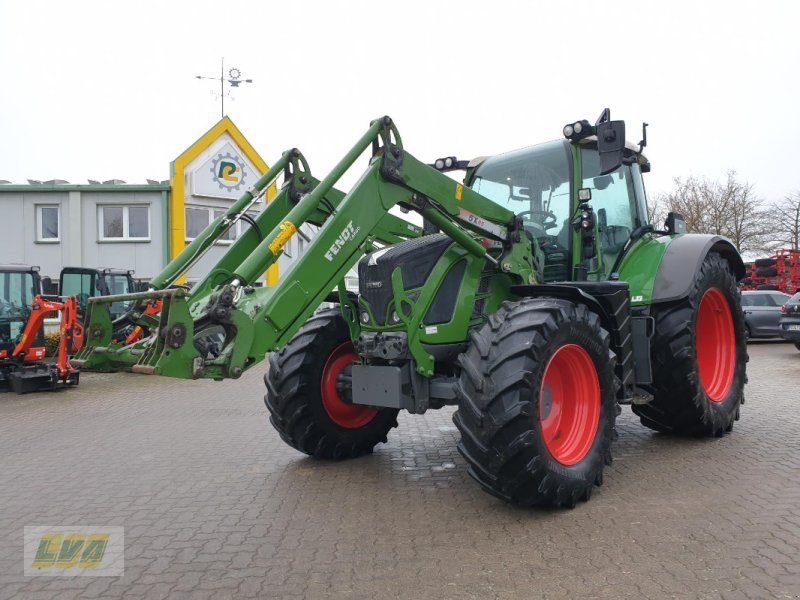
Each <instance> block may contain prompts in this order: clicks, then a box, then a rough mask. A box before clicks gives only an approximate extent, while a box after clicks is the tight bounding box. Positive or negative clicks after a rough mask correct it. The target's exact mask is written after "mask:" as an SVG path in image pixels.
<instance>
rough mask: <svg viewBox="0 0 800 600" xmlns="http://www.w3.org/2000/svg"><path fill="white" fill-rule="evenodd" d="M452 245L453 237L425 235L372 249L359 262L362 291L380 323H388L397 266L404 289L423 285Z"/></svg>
mask: <svg viewBox="0 0 800 600" xmlns="http://www.w3.org/2000/svg"><path fill="white" fill-rule="evenodd" d="M452 244H453V240H451V239H450V238H449V237H447V236H446V235H442V234H440V235H426V236H423V237H421V238H416V239H413V240H409V241H407V242H401V243H400V244H395V245H394V246H389V247H387V248H383V249H381V250H377V251H376V252H371V253H370V254H367V255H366V256H364V258H362V259H361V260H360V261H359V262H358V280H359V293H360V295H361V299H362V301H363V302H364V303H365V304H367V305H369V307H370V309H371V310H372V314H373V316H374V318H375V323H376V324H377V325H384V324H385V323H386V313H387V311H388V308H389V303H390V302H391V300H392V272H393V271H394V270H395V268H396V267H400V268H401V273H402V275H403V289H405V290H413V289H415V288H418V287H421V286H422V285H423V284H424V283H425V281H426V280H427V279H428V276H429V275H430V274H431V271H432V270H433V267H434V265H436V262H437V261H438V260H439V258H440V257H441V256H442V254H444V252H445V250H447V248H449V247H450V246H451V245H452Z"/></svg>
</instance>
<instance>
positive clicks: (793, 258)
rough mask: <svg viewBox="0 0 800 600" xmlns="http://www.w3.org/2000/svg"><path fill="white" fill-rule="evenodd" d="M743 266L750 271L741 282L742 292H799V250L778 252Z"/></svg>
mask: <svg viewBox="0 0 800 600" xmlns="http://www.w3.org/2000/svg"><path fill="white" fill-rule="evenodd" d="M745 266H746V267H747V268H749V269H750V271H749V273H748V274H747V276H746V277H745V278H744V279H743V280H742V282H741V288H742V289H744V290H779V291H781V292H786V293H787V294H794V293H796V292H798V291H800V250H788V249H785V250H778V251H776V252H775V254H773V255H772V256H770V257H769V258H759V259H757V260H755V261H754V262H752V263H748V264H746V265H745Z"/></svg>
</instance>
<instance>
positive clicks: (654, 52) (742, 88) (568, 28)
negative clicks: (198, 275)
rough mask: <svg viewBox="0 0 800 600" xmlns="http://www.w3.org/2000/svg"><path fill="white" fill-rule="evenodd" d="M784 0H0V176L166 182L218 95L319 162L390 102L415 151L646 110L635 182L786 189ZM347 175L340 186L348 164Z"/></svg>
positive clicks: (467, 154) (266, 145)
mask: <svg viewBox="0 0 800 600" xmlns="http://www.w3.org/2000/svg"><path fill="white" fill-rule="evenodd" d="M799 19H800V2H797V1H790V0H785V1H783V2H778V1H774V2H773V1H764V0H762V1H761V2H736V1H730V0H729V1H727V2H701V1H698V0H694V1H692V2H675V1H663V2H630V1H628V2H610V1H608V0H606V1H604V2H575V1H571V2H508V1H503V0H493V1H491V2H487V1H485V0H484V1H482V2H472V1H465V0H459V1H455V2H454V1H447V2H438V1H435V0H427V1H425V2H418V1H412V0H402V1H396V2H354V1H353V2H343V1H332V0H328V1H313V2H312V1H303V0H295V1H292V2H240V1H234V0H226V2H202V1H197V0H195V1H191V2H189V1H180V2H179V1H172V2H150V1H138V2H125V3H122V2H109V1H102V2H97V1H91V2H89V1H78V0H75V1H72V2H63V1H52V2H42V1H34V0H24V1H23V0H20V1H13V0H0V69H1V70H2V72H0V102H1V104H0V106H1V107H2V111H0V131H2V140H3V143H2V146H0V179H7V180H10V181H12V182H14V183H24V182H25V181H26V179H28V178H31V179H40V180H45V179H53V178H60V179H66V180H68V181H70V182H72V183H85V182H86V179H87V178H91V179H100V180H105V179H111V178H119V179H124V180H126V181H128V182H129V183H131V182H144V180H145V178H151V179H159V180H163V179H167V178H168V177H169V163H170V161H171V160H173V159H174V158H175V157H176V156H177V155H178V154H180V153H181V152H182V151H183V150H184V149H185V148H186V147H187V146H188V145H189V144H190V143H192V142H193V141H194V140H195V139H196V138H197V137H199V136H200V135H201V134H202V133H204V132H205V131H206V130H207V129H208V128H210V127H211V126H212V125H213V124H214V123H215V122H216V121H217V119H218V118H219V110H220V107H219V100H218V99H216V98H215V97H214V96H213V95H212V92H213V91H215V90H216V89H217V87H216V86H215V85H214V83H213V82H209V81H199V80H197V79H195V75H200V74H202V75H209V76H218V74H219V70H220V57H222V56H224V57H225V63H226V70H227V68H228V67H238V68H239V69H240V70H241V72H242V75H243V77H246V78H252V79H253V80H254V83H253V84H252V85H247V86H245V87H243V88H241V89H240V90H237V91H234V92H233V100H230V99H229V100H227V101H226V113H227V114H228V115H229V116H230V117H231V118H232V119H233V120H234V122H235V123H236V124H237V125H238V126H239V128H240V129H241V130H242V131H243V132H244V134H245V136H246V137H247V138H248V139H249V140H250V142H251V143H252V144H253V145H254V146H255V148H256V150H258V152H259V153H260V154H261V155H262V157H263V158H264V159H265V160H266V161H267V162H268V163H271V162H272V161H274V159H275V157H277V156H278V155H279V154H280V152H281V151H283V150H285V149H286V148H290V147H293V146H296V147H298V148H300V149H301V150H302V151H303V153H304V154H305V155H306V157H307V158H308V160H309V162H310V165H311V169H312V172H313V173H314V174H315V175H317V176H319V177H321V176H322V175H324V174H325V173H327V171H328V170H329V169H330V168H331V167H332V166H333V165H334V164H335V162H336V161H337V160H338V159H339V158H341V156H342V155H343V154H344V153H345V152H346V151H347V150H348V149H349V147H350V146H351V145H352V144H353V143H354V142H355V141H356V140H357V139H358V137H359V136H360V135H361V134H362V133H363V132H364V131H365V130H366V128H367V127H368V125H369V121H370V120H371V119H373V118H374V117H377V116H379V115H383V114H389V115H391V116H392V117H393V118H394V120H395V122H396V123H397V126H398V128H399V130H400V133H401V135H402V137H403V142H404V146H405V148H406V149H407V150H408V151H410V152H411V153H412V154H414V155H415V156H417V157H418V158H420V159H422V160H432V159H433V158H435V157H438V156H444V155H451V154H455V155H457V156H458V157H459V158H462V159H466V158H472V157H474V156H477V155H486V154H494V153H499V152H503V151H506V150H511V149H514V148H518V147H522V146H527V145H531V144H534V143H537V142H541V141H546V140H549V139H554V138H557V137H559V136H560V135H561V128H562V126H563V125H564V124H565V123H567V122H569V121H573V120H576V119H580V118H587V119H589V120H591V121H592V122H593V121H594V119H595V118H596V117H597V115H598V114H599V113H600V111H601V110H602V109H603V107H606V106H608V107H610V108H611V111H612V116H613V117H614V118H619V119H625V121H626V122H627V125H628V137H629V138H630V139H632V140H633V141H638V140H639V138H640V128H641V122H642V121H647V122H648V123H650V128H649V135H648V140H649V146H648V149H647V154H648V156H649V158H650V160H651V162H652V164H653V170H652V172H651V173H650V174H649V176H648V179H647V186H648V191H649V193H651V194H652V193H654V192H661V191H666V190H668V189H669V188H670V187H671V184H672V178H673V177H676V176H686V175H690V174H696V175H705V176H709V177H712V178H721V177H723V176H724V173H725V171H726V170H728V169H734V170H736V171H737V172H738V173H739V174H740V176H741V178H743V179H746V180H748V181H749V182H751V183H753V184H754V185H755V187H756V191H757V193H758V194H759V195H760V196H762V197H763V198H765V199H767V200H778V199H780V198H782V197H783V196H785V195H786V194H787V193H789V192H792V191H797V190H800V168H798V166H797V165H798V153H797V140H798V137H799V136H798V134H799V133H800V125H798V122H799V120H800V115H798V110H797V106H798V104H800V74H799V73H798V71H799V67H800V33H799V32H798V25H797V23H798V20H799ZM355 177H356V174H350V175H348V178H347V179H346V180H345V183H346V184H352V182H353V181H355Z"/></svg>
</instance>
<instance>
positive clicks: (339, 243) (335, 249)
mask: <svg viewBox="0 0 800 600" xmlns="http://www.w3.org/2000/svg"><path fill="white" fill-rule="evenodd" d="M359 231H361V227H354V226H353V222H352V221H350V222H349V223H348V224H347V225H346V226H345V228H344V229H343V230H342V233H340V234H339V237H337V238H336V241H334V242H333V244H331V247H330V248H329V249H328V251H327V252H326V253H325V258H327V259H328V260H329V261H333V257H334V256H336V255H337V254H339V250H341V249H342V248H343V247H344V245H345V244H346V243H347V242H348V241H349V240H351V239H353V238H354V237H355V235H356V234H357V233H358V232H359Z"/></svg>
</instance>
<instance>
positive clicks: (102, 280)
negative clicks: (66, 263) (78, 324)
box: [58, 267, 137, 319]
mask: <svg viewBox="0 0 800 600" xmlns="http://www.w3.org/2000/svg"><path fill="white" fill-rule="evenodd" d="M58 289H59V290H60V293H61V294H62V295H65V296H75V298H76V299H77V301H78V314H80V315H81V318H82V317H83V316H84V315H85V314H86V306H87V304H88V302H89V298H94V297H95V296H111V295H119V294H130V293H131V292H134V291H136V289H137V288H136V282H135V281H134V280H133V271H130V270H123V269H111V268H108V267H104V268H99V269H94V268H91V267H64V268H63V269H61V275H60V277H59V285H58ZM107 307H108V310H109V312H110V314H111V318H112V319H116V318H118V317H120V316H121V315H123V314H124V313H125V311H126V310H127V308H128V303H127V302H122V301H120V302H112V303H110V304H108V305H107Z"/></svg>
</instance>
